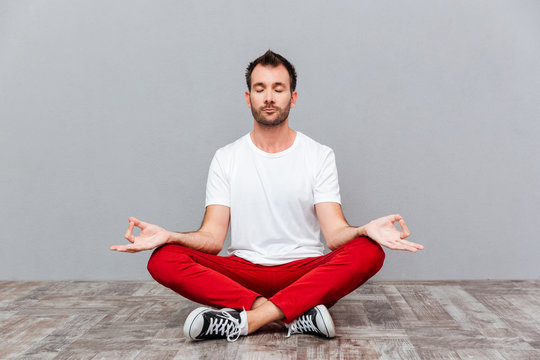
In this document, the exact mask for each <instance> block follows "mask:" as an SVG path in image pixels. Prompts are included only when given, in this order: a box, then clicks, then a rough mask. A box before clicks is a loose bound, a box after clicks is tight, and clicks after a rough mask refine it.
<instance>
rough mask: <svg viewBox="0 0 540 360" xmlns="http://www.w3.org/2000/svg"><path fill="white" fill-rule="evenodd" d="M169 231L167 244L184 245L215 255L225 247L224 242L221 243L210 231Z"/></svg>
mask: <svg viewBox="0 0 540 360" xmlns="http://www.w3.org/2000/svg"><path fill="white" fill-rule="evenodd" d="M168 233H169V238H168V239H167V244H178V245H183V246H185V247H188V248H190V249H193V250H197V251H201V252H204V253H207V254H214V255H216V254H217V253H219V252H220V251H221V248H222V247H223V244H220V243H219V241H217V240H216V239H215V238H214V237H213V235H212V234H211V233H210V232H208V231H201V230H198V231H194V232H187V233H181V232H173V231H168Z"/></svg>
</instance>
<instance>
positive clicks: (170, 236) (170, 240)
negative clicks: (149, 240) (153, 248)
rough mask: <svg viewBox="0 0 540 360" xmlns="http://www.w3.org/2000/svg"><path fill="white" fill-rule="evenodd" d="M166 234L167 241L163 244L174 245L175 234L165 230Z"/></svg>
mask: <svg viewBox="0 0 540 360" xmlns="http://www.w3.org/2000/svg"><path fill="white" fill-rule="evenodd" d="M165 231H166V233H167V240H165V244H174V242H175V240H176V236H175V235H176V234H177V233H175V232H172V231H168V230H165Z"/></svg>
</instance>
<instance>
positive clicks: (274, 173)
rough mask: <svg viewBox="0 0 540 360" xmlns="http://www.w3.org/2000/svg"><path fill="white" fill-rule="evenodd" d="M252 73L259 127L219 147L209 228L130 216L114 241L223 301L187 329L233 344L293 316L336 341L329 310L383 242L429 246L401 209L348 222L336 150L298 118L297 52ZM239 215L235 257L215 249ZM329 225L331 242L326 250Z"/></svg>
mask: <svg viewBox="0 0 540 360" xmlns="http://www.w3.org/2000/svg"><path fill="white" fill-rule="evenodd" d="M246 81H247V87H248V91H246V93H245V98H246V102H247V105H248V107H249V108H251V112H252V114H253V118H254V122H253V124H254V127H253V131H252V132H251V133H249V134H246V135H245V136H243V137H241V138H240V139H238V140H237V141H235V142H234V143H232V144H229V145H227V146H225V147H223V148H221V149H219V150H218V151H217V152H216V154H215V155H214V158H213V159H212V163H211V165H210V170H209V174H208V182H207V187H206V212H205V215H204V219H203V222H202V225H201V227H200V229H199V230H197V231H195V232H189V233H175V232H170V231H167V230H165V229H163V228H161V227H159V226H157V225H152V224H148V223H145V222H142V221H140V220H138V219H135V218H133V217H130V218H129V227H128V230H127V232H126V235H125V238H126V239H127V240H129V241H130V242H131V244H129V245H117V246H112V247H111V250H116V251H125V252H137V251H141V250H150V249H154V248H157V249H156V250H155V251H154V253H153V254H152V256H151V257H150V260H149V262H148V270H149V271H150V273H151V275H152V276H153V278H154V279H155V280H156V281H158V282H159V283H161V284H162V285H164V286H167V287H169V288H171V289H172V290H174V291H176V292H177V293H179V294H180V295H182V296H184V297H186V298H188V299H190V300H192V301H195V302H198V303H201V304H204V305H207V306H212V307H214V308H217V309H219V310H216V309H212V308H209V307H200V308H198V309H195V310H193V311H192V312H191V313H190V314H189V316H188V317H187V319H186V322H185V325H184V333H185V335H186V337H188V338H189V339H191V340H202V339H211V338H226V339H227V340H229V341H234V340H236V339H238V337H239V336H241V335H248V334H250V333H252V332H254V331H256V330H257V329H259V328H260V327H262V326H263V325H265V324H268V323H270V322H272V321H282V322H284V323H285V326H286V327H287V328H288V336H290V335H291V334H295V333H307V334H314V335H319V336H322V337H325V338H332V337H334V336H335V329H334V324H333V321H332V318H331V316H330V313H329V312H328V309H327V308H328V307H330V306H332V305H333V304H334V303H335V302H336V301H338V300H339V299H340V298H342V297H343V296H345V295H346V294H348V293H350V292H351V291H353V290H354V289H356V288H357V287H359V286H360V285H361V284H363V283H364V282H365V281H367V280H368V279H369V278H371V277H372V276H373V275H375V274H376V273H377V272H378V271H379V269H380V268H381V267H382V264H383V260H384V257H385V253H384V251H383V250H382V248H381V246H380V245H384V246H386V247H388V248H390V249H397V250H408V251H412V252H416V251H417V250H419V249H423V246H422V245H420V244H416V243H413V242H410V241H407V240H405V238H406V237H408V236H409V235H410V233H409V230H408V229H407V226H406V224H405V221H404V220H403V219H402V217H401V216H399V215H389V216H386V217H382V218H379V219H376V220H373V221H371V222H370V223H368V224H366V225H364V226H360V227H355V226H350V225H349V224H348V223H347V221H346V220H345V217H344V216H343V213H342V210H341V198H340V194H339V185H338V177H337V170H336V164H335V159H334V153H333V151H332V149H330V148H329V147H327V146H324V145H321V144H319V143H317V142H316V141H314V140H312V139H310V138H309V137H307V136H306V135H304V134H302V133H300V132H298V131H294V130H292V129H291V128H290V127H289V110H290V109H291V108H292V107H294V105H295V103H296V99H297V96H298V95H297V93H296V91H295V87H296V71H295V69H294V67H293V65H292V64H291V63H290V62H289V61H288V60H287V59H285V58H284V57H282V56H281V55H279V54H276V53H273V52H272V51H270V50H269V51H267V52H266V53H265V54H264V55H262V56H261V57H259V58H257V59H256V60H254V61H253V62H251V63H250V64H249V66H248V68H247V71H246ZM229 222H230V224H231V246H230V248H229V254H230V256H217V254H218V253H219V251H220V250H221V249H222V247H223V243H224V241H225V237H226V235H227V231H228V227H229ZM395 222H399V224H400V226H401V228H402V232H399V231H398V230H397V229H396V227H395V226H394V223H395ZM135 226H137V227H139V228H140V229H141V233H140V235H139V236H134V235H133V229H134V227H135ZM321 230H322V232H323V235H324V238H325V240H326V243H327V245H328V248H329V249H330V250H332V251H331V252H330V253H328V254H326V255H323V246H322V244H321V243H320V240H319V235H320V231H321ZM379 244H380V245H379Z"/></svg>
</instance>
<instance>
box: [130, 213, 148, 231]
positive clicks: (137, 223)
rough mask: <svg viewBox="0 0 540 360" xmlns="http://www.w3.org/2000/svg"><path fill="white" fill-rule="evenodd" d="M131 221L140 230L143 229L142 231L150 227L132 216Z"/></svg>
mask: <svg viewBox="0 0 540 360" xmlns="http://www.w3.org/2000/svg"><path fill="white" fill-rule="evenodd" d="M129 221H130V222H132V223H134V224H135V226H137V227H138V228H141V229H142V228H144V227H146V226H147V225H148V224H147V223H145V222H144V221H141V220H139V219H137V218H134V217H133V216H131V217H130V218H129Z"/></svg>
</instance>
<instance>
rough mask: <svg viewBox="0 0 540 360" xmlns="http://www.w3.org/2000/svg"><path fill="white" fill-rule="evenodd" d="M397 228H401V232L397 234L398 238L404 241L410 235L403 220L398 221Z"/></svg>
mask: <svg viewBox="0 0 540 360" xmlns="http://www.w3.org/2000/svg"><path fill="white" fill-rule="evenodd" d="M399 226H401V230H403V231H402V232H401V233H400V234H399V237H400V238H402V239H405V238H406V237H408V236H409V235H411V232H410V231H409V228H408V227H407V224H405V220H403V218H402V219H401V220H399Z"/></svg>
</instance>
